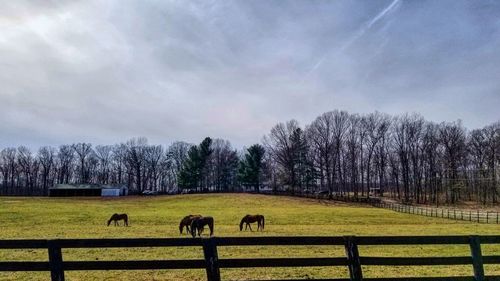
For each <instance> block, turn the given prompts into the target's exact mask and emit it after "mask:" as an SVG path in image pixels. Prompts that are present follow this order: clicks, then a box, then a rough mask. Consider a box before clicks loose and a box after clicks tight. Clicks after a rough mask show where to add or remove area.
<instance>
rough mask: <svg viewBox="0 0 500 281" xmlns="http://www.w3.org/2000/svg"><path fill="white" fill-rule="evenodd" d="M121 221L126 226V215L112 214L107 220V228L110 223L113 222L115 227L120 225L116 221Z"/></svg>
mask: <svg viewBox="0 0 500 281" xmlns="http://www.w3.org/2000/svg"><path fill="white" fill-rule="evenodd" d="M120 220H123V221H124V222H125V224H124V225H125V226H128V216H127V214H116V213H115V214H113V215H112V216H111V218H110V219H109V220H108V226H109V224H110V223H111V221H114V222H115V226H117V225H120V224H119V223H118V221H120Z"/></svg>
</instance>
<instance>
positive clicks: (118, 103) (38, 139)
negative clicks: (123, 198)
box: [0, 0, 500, 147]
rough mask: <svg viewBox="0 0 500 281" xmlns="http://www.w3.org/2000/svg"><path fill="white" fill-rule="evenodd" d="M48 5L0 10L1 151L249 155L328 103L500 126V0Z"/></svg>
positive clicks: (13, 4) (33, 3)
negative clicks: (115, 147)
mask: <svg viewBox="0 0 500 281" xmlns="http://www.w3.org/2000/svg"><path fill="white" fill-rule="evenodd" d="M41 3H42V2H39V1H11V2H8V4H7V5H6V6H5V9H2V11H0V85H1V86H0V120H1V122H0V132H1V137H0V145H2V146H6V145H18V144H28V145H33V146H38V145H45V144H61V143H67V142H75V141H92V142H96V143H114V142H120V141H124V140H125V139H127V138H130V137H134V136H141V135H143V136H146V137H148V138H149V139H150V140H151V142H155V143H169V142H171V141H174V140H186V141H188V142H193V143H196V142H198V141H199V140H200V139H202V138H203V137H204V136H213V137H222V138H227V139H230V140H231V141H233V142H234V143H235V145H236V146H239V147H241V146H244V145H247V146H248V145H250V144H252V143H255V142H258V141H260V139H261V137H262V135H264V134H266V133H267V132H268V131H269V129H270V128H271V127H272V126H273V125H274V124H275V123H276V122H280V121H284V120H288V119H291V118H296V119H298V120H299V121H300V122H301V123H302V124H306V123H308V122H310V121H311V120H313V119H314V118H315V117H316V116H317V115H319V114H321V113H322V112H325V111H328V110H332V109H346V110H349V111H352V112H360V113H363V112H371V111H374V110H379V111H384V112H387V113H391V114H398V113H402V112H405V111H409V112H413V111H418V112H420V113H422V114H423V115H424V116H426V117H427V118H429V119H431V120H435V121H445V120H455V119H458V118H461V119H463V121H464V124H465V125H466V126H468V127H470V128H474V127H480V126H483V125H486V124H488V123H490V122H493V121H496V120H498V119H499V117H500V115H499V114H498V111H497V107H498V105H499V104H500V98H499V96H500V93H499V88H500V84H499V82H498V79H497V77H496V76H497V74H498V73H500V69H499V68H500V64H499V62H500V55H499V54H498V52H497V51H496V50H498V49H499V47H500V36H499V35H500V34H499V33H500V21H499V20H498V18H500V17H499V16H500V5H499V4H498V2H495V1H481V2H470V1H404V0H401V1H400V3H397V7H395V8H394V9H392V10H391V11H390V12H388V13H387V14H385V16H384V17H380V18H378V19H377V20H376V21H374V19H375V18H377V15H380V14H381V12H383V11H384V9H386V8H387V7H389V6H390V5H391V3H393V1H392V0H390V1H105V2H103V1H67V2H64V1H62V2H59V1H53V2H43V4H41ZM371 22H372V23H373V24H371V25H370V23H371ZM368 25H370V26H369V28H368V29H367V30H366V31H364V32H362V33H360V30H362V29H363V28H366V27H367V26H368ZM356 34H359V36H358V37H356V40H353V41H352V42H350V41H349V40H352V38H354V37H353V36H356ZM349 42H350V43H349ZM347 43H349V44H347ZM342 46H347V47H342ZM320 60H321V61H322V62H321V64H320V65H319V66H318V67H316V68H315V69H314V71H311V69H313V68H314V66H315V65H316V64H318V62H319V61H320Z"/></svg>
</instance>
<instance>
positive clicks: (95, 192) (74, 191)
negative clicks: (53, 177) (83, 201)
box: [49, 184, 101, 197]
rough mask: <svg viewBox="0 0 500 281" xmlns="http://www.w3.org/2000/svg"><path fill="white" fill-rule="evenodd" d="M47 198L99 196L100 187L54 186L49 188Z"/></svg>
mask: <svg viewBox="0 0 500 281" xmlns="http://www.w3.org/2000/svg"><path fill="white" fill-rule="evenodd" d="M49 196H50V197H66V196H68V197H69V196H101V187H100V186H98V185H92V184H56V185H55V186H53V187H51V188H49Z"/></svg>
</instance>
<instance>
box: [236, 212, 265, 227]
mask: <svg viewBox="0 0 500 281" xmlns="http://www.w3.org/2000/svg"><path fill="white" fill-rule="evenodd" d="M254 222H257V231H259V229H260V230H261V231H264V222H265V219H264V216H263V215H246V216H244V217H243V218H242V219H241V222H240V231H242V230H243V224H246V225H245V230H247V227H249V228H250V231H253V230H252V226H251V225H250V224H251V223H254Z"/></svg>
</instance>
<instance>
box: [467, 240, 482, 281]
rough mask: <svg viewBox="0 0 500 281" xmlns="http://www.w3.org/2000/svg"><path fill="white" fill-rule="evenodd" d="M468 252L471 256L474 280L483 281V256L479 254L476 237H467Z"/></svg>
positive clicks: (478, 243) (478, 244)
mask: <svg viewBox="0 0 500 281" xmlns="http://www.w3.org/2000/svg"><path fill="white" fill-rule="evenodd" d="M469 243H470V251H471V254H472V266H473V269H474V280H475V281H484V268H483V255H482V254H481V243H480V241H479V237H478V236H471V237H469Z"/></svg>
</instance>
